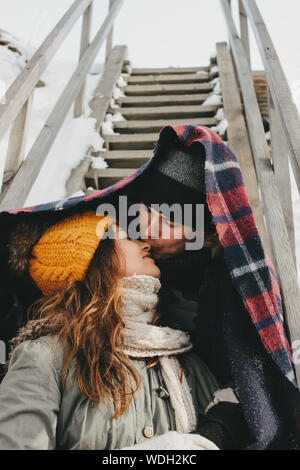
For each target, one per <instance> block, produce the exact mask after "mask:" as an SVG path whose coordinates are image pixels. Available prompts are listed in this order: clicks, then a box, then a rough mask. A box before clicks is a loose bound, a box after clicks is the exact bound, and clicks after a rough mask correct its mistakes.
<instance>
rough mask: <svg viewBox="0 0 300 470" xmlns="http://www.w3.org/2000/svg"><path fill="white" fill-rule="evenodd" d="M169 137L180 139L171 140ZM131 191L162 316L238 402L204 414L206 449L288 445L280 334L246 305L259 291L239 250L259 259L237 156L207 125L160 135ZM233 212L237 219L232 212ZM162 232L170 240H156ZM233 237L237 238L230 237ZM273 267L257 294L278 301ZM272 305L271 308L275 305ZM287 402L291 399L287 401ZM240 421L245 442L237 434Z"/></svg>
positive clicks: (294, 393)
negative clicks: (196, 239) (200, 239)
mask: <svg viewBox="0 0 300 470" xmlns="http://www.w3.org/2000/svg"><path fill="white" fill-rule="evenodd" d="M174 130H175V133H176V134H177V137H178V138H176V136H175V138H174V134H175V133H174ZM205 172H206V175H205ZM208 178H209V179H208ZM135 191H137V194H138V197H139V200H140V201H142V202H141V205H140V231H141V237H142V238H143V239H145V240H147V241H148V242H149V243H150V245H151V249H152V254H153V256H154V257H155V259H156V262H157V264H158V266H159V267H160V269H161V272H162V284H163V286H164V290H165V295H164V300H165V302H164V308H167V310H168V315H169V319H170V321H171V322H172V321H173V323H174V326H176V325H178V326H180V327H181V328H182V329H185V330H186V331H189V332H190V333H191V335H192V339H193V342H194V345H195V348H196V349H197V351H198V352H199V354H200V355H201V356H202V358H203V359H204V360H205V362H206V363H207V365H208V366H209V367H210V369H211V370H212V372H213V373H214V374H215V376H216V377H217V379H218V380H219V383H220V385H221V387H223V388H226V387H232V388H234V390H235V392H236V394H237V396H238V398H239V401H240V404H234V403H228V402H227V401H226V399H225V400H224V401H223V402H221V403H219V405H217V406H215V407H213V408H212V410H211V411H213V412H214V413H213V414H212V415H211V416H210V415H209V412H208V416H207V422H206V430H205V431H204V432H206V431H207V423H208V428H210V425H211V429H209V430H208V431H207V432H208V434H207V437H208V438H210V439H211V440H213V441H214V438H212V435H213V434H214V433H216V434H217V437H216V440H215V441H214V442H216V443H217V442H218V439H220V441H221V445H219V447H221V448H222V445H224V447H223V448H226V445H229V446H233V448H238V447H239V446H240V448H249V449H251V448H252V449H272V448H273V449H278V448H280V449H282V448H294V446H295V445H297V444H295V442H297V441H295V439H297V438H296V437H295V436H296V435H297V433H298V428H297V423H296V420H297V418H296V415H297V407H298V404H299V389H298V388H297V387H294V386H293V385H292V384H291V383H288V381H287V380H286V377H285V376H284V375H283V374H282V370H284V373H285V374H286V376H287V375H288V374H287V372H285V371H287V370H288V369H289V368H290V364H288V362H287V359H286V358H287V354H286V345H285V343H281V341H283V339H280V338H283V336H281V337H279V336H278V332H277V331H276V330H275V329H276V328H277V326H275V323H274V322H275V321H276V320H275V318H274V317H273V316H272V315H273V314H272V310H269V308H268V307H266V305H264V304H261V307H260V306H259V305H260V304H259V303H256V304H254V303H251V302H252V299H257V302H261V298H263V291H260V287H259V286H258V284H257V281H256V278H257V276H256V275H254V274H253V275H252V274H251V269H250V266H249V259H248V258H250V257H249V256H248V257H247V258H246V259H244V258H243V257H244V253H247V252H248V255H249V254H250V255H252V256H254V258H253V259H254V260H257V262H258V261H259V260H264V262H265V255H264V252H263V249H262V245H261V242H260V240H259V235H257V229H256V225H255V221H254V218H253V214H252V210H251V207H250V205H249V201H248V199H247V196H246V193H245V190H244V185H243V181H242V177H241V172H240V169H239V166H238V162H237V160H236V157H235V156H234V155H233V154H232V152H231V151H230V149H228V148H227V147H226V146H225V145H224V143H223V142H222V141H221V139H220V138H219V137H218V136H216V135H215V134H214V133H212V132H211V131H210V130H209V129H207V128H202V127H200V126H199V127H197V126H175V127H173V128H171V127H169V128H165V129H164V130H163V131H162V132H161V134H160V138H159V140H158V142H157V143H156V148H155V151H154V157H153V158H152V161H151V162H150V165H148V167H147V171H144V173H143V174H141V176H140V177H139V178H137V179H136V184H135ZM208 203H209V204H210V207H208ZM174 204H177V205H178V204H179V206H180V207H181V208H182V213H184V210H185V207H187V206H191V207H192V211H190V217H189V218H188V219H189V223H188V224H186V223H185V221H184V219H183V218H182V217H180V215H181V214H180V211H177V212H176V211H175V214H174V213H173V214H172V213H171V211H170V207H171V206H172V205H174ZM153 205H154V206H153ZM199 205H203V209H204V210H203V213H202V214H203V216H204V220H203V218H202V232H203V233H202V235H204V243H203V244H202V245H201V246H200V247H199V245H197V246H196V245H195V247H194V248H193V246H192V244H191V243H190V241H191V235H193V234H194V235H195V236H196V234H197V229H199V225H198V219H199V217H198V215H199V211H198V210H197V208H198V206H199ZM239 207H242V210H243V212H241V211H239V210H237V209H236V208H239ZM178 214H179V216H178ZM216 224H217V225H219V230H218V233H217V231H216ZM166 228H167V229H168V230H169V236H168V237H166V236H163V232H166ZM163 229H165V230H163ZM168 230H167V232H168ZM220 230H221V232H220ZM235 231H236V233H237V234H238V235H239V239H236V238H235V235H234V233H235ZM200 232H201V225H200ZM220 233H221V234H222V246H221V243H220V241H219V240H221V238H220ZM153 234H154V236H153ZM257 238H258V241H257ZM209 241H210V242H211V241H212V242H211V243H209ZM187 242H189V249H187ZM223 248H224V250H223ZM225 250H226V252H225ZM225 258H226V259H225ZM239 266H241V268H243V269H244V270H245V275H244V274H243V271H241V273H239V268H238V267H239ZM248 268H249V269H250V271H249V269H248ZM256 269H259V263H257V266H256V262H255V270H256ZM272 269H273V268H272ZM272 269H271V271H270V267H269V264H268V263H267V264H266V267H265V268H264V272H261V274H262V275H263V276H264V278H263V283H264V286H263V287H264V289H268V290H270V289H273V290H272V295H274V296H276V295H277V294H276V289H277V288H276V289H275V287H270V276H271V275H272V272H273V271H272ZM248 272H249V275H248V274H247V273H248ZM247 276H248V277H247ZM273 277H274V276H273ZM233 280H234V281H235V282H234V283H233ZM272 283H273V279H272ZM274 285H275V284H272V286H274ZM241 289H243V290H241ZM274 289H275V290H274ZM252 293H253V296H254V297H252V298H251V295H252ZM249 299H250V300H249ZM272 302H273V304H274V305H275V298H274V299H273V300H272ZM276 302H277V306H278V308H279V309H280V308H281V307H280V303H278V302H280V301H277V299H276ZM246 303H247V310H248V311H247V310H246V309H245V306H246ZM249 305H250V307H249V309H250V310H249V309H248V306H249ZM276 308H277V307H276V306H275V307H274V310H276ZM260 312H264V315H265V318H266V319H267V318H268V321H269V323H268V325H269V327H270V328H271V327H272V328H273V324H274V328H275V329H274V330H272V331H274V334H276V335H277V336H276V343H273V344H272V341H273V340H272V334H271V329H270V328H269V330H268V331H266V333H265V332H264V331H265V330H263V333H264V334H266V344H263V342H262V341H261V337H260V335H259V334H258V332H259V331H260V330H259V328H264V329H267V327H268V325H259V324H258V323H256V318H257V315H259V314H260ZM250 314H251V315H250ZM279 326H280V325H279ZM279 330H280V329H279V327H278V331H279ZM270 335H271V336H270ZM277 338H278V339H277ZM273 339H274V336H273ZM275 344H276V346H275ZM266 345H267V348H266ZM270 345H271V347H273V349H271V351H275V352H274V355H273V356H271V354H270V349H269V350H268V347H269V346H270ZM277 351H278V352H277ZM281 358H282V359H281ZM278 365H280V367H282V369H279V368H278ZM287 396H289V399H285V397H287ZM229 401H230V400H229ZM231 401H233V400H231ZM292 403H293V405H292ZM244 416H245V418H246V420H247V424H248V428H249V431H250V436H249V434H247V431H245V423H244V422H243V417H244ZM231 425H232V426H231ZM204 432H202V434H203V435H205V434H204ZM229 435H230V438H229ZM224 436H226V438H225V441H226V440H227V438H228V440H227V442H226V443H225V444H224V442H223V443H222V439H224ZM217 445H218V443H217ZM227 448H232V447H227Z"/></svg>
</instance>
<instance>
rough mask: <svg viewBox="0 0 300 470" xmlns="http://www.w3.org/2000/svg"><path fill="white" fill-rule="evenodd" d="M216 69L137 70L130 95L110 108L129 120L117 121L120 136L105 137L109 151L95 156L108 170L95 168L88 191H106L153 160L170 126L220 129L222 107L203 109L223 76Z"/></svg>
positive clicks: (128, 87)
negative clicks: (90, 188)
mask: <svg viewBox="0 0 300 470" xmlns="http://www.w3.org/2000/svg"><path fill="white" fill-rule="evenodd" d="M213 65H214V64H213V63H212V64H211V66H207V67H182V68H173V67H169V68H149V69H145V68H134V69H132V71H131V74H130V75H129V77H128V79H127V85H126V87H124V88H123V89H122V91H123V94H124V95H125V96H124V97H121V98H119V99H118V100H117V101H116V104H117V107H116V108H110V109H109V110H108V112H109V113H112V114H115V113H120V114H121V115H122V116H123V118H125V120H124V121H123V120H122V121H115V122H114V123H113V128H114V132H115V133H116V134H115V135H110V134H109V135H104V136H103V138H104V139H105V148H106V151H104V152H96V153H93V154H92V156H94V157H103V158H104V159H105V161H106V162H107V164H108V168H106V169H93V168H90V169H89V170H88V171H87V173H86V175H85V183H86V187H87V188H89V187H92V188H94V189H95V190H98V189H102V188H105V187H107V186H109V185H111V184H113V183H115V182H117V181H119V180H120V179H122V178H124V177H125V176H128V175H130V174H131V173H132V172H133V171H134V170H135V169H136V168H139V167H140V166H142V165H143V164H144V163H145V162H146V161H147V160H149V158H150V157H151V156H152V151H153V148H154V145H155V142H156V141H157V139H158V136H159V132H160V131H161V129H162V128H163V127H165V126H168V125H176V124H183V123H184V124H195V125H204V126H208V127H212V126H216V125H217V124H218V122H219V121H218V119H217V118H216V117H215V116H216V113H217V111H218V108H219V107H220V106H221V105H216V106H205V105H203V103H204V102H205V100H206V99H207V98H208V97H209V96H210V95H211V94H212V91H213V88H214V84H213V83H212V80H213V78H216V76H217V74H216V73H215V71H213V73H211V68H212V67H213ZM123 70H124V69H123ZM125 70H126V69H125ZM89 191H90V190H89ZM89 191H88V192H89Z"/></svg>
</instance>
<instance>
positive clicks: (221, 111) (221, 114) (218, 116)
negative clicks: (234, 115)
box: [215, 108, 225, 121]
mask: <svg viewBox="0 0 300 470" xmlns="http://www.w3.org/2000/svg"><path fill="white" fill-rule="evenodd" d="M224 117H225V116H224V108H219V109H218V111H217V113H216V115H215V118H216V119H218V120H219V121H222V119H224Z"/></svg>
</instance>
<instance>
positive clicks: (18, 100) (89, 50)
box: [0, 0, 124, 210]
mask: <svg viewBox="0 0 300 470" xmlns="http://www.w3.org/2000/svg"><path fill="white" fill-rule="evenodd" d="M123 1H124V0H111V1H110V8H109V12H108V15H107V17H106V18H105V20H104V22H103V23H102V25H101V27H100V28H99V30H98V32H97V33H96V35H95V37H94V39H93V40H92V42H90V29H91V20H92V7H93V0H76V1H75V2H74V3H73V4H72V6H71V7H70V8H69V10H68V11H67V12H66V13H65V15H64V16H63V17H62V18H61V20H60V21H59V22H58V23H57V25H56V26H55V28H54V29H53V30H52V31H51V32H50V34H49V35H48V36H47V38H46V39H45V41H44V42H43V44H42V45H41V46H40V48H39V49H38V50H37V51H36V53H35V54H34V55H33V57H32V58H31V60H30V61H29V62H28V64H27V65H26V67H25V68H24V70H23V71H22V72H21V73H20V74H19V75H18V77H17V78H16V80H15V81H14V83H13V84H12V85H11V86H10V88H9V89H8V90H7V92H6V95H5V103H4V104H3V105H1V106H0V139H2V137H3V136H4V134H5V133H6V131H7V130H8V129H9V127H10V126H11V131H10V137H9V143H8V151H7V155H6V161H5V167H4V174H3V185H2V194H1V196H0V208H1V210H9V209H15V208H18V207H22V206H23V205H24V202H25V201H26V198H27V196H28V194H29V192H30V189H31V187H32V185H33V183H34V181H35V179H36V178H37V176H38V174H39V172H40V169H41V167H42V165H43V163H44V161H45V159H46V157H47V155H48V153H49V150H50V148H51V146H52V144H53V142H54V140H55V138H56V136H57V134H58V132H59V130H60V127H61V125H62V124H63V122H64V119H65V117H66V115H67V113H68V111H69V109H70V107H71V106H72V104H73V103H74V117H78V116H80V115H81V114H82V113H84V105H85V84H86V77H87V74H88V71H89V70H90V68H91V65H92V63H93V61H94V59H95V58H96V56H97V54H98V52H99V50H100V47H101V46H102V44H103V42H104V41H105V40H106V39H107V48H106V55H107V56H106V60H107V58H108V55H109V54H110V52H111V49H112V28H113V23H114V20H115V18H116V16H117V14H118V12H119V10H120V7H121V5H122V3H123ZM80 16H82V17H83V19H82V30H81V42H80V52H79V63H78V66H77V67H76V69H75V71H74V73H73V75H72V76H71V78H70V80H69V81H68V83H67V85H66V87H65V88H64V90H63V92H62V93H61V95H60V97H59V98H58V100H57V102H56V104H55V106H54V108H53V109H52V112H51V113H50V115H49V117H48V119H47V121H46V123H45V125H44V126H43V128H42V130H41V132H40V133H39V135H38V137H37V138H36V140H35V142H34V143H33V145H32V147H31V149H30V151H29V152H28V155H27V156H26V158H25V145H26V136H27V129H28V122H29V117H30V112H31V107H32V97H33V93H34V88H35V86H36V84H37V82H38V81H39V79H40V77H41V75H42V73H43V72H44V71H45V69H46V67H47V66H48V64H49V63H50V61H51V59H52V58H53V56H54V55H55V53H56V52H57V50H58V49H59V47H60V45H61V44H62V42H63V41H64V39H65V38H66V36H67V35H68V33H69V32H70V31H71V29H72V27H73V26H74V24H75V23H76V21H77V20H78V19H79V18H80Z"/></svg>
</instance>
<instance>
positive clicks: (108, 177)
mask: <svg viewBox="0 0 300 470" xmlns="http://www.w3.org/2000/svg"><path fill="white" fill-rule="evenodd" d="M134 171H135V169H134V168H120V169H119V168H107V169H105V170H97V169H91V170H89V171H88V172H87V174H86V176H85V178H86V185H87V186H89V185H92V186H93V185H95V186H96V189H103V188H107V187H108V186H111V185H112V184H115V183H117V182H118V181H120V180H121V179H123V178H125V177H126V176H129V175H131V174H132V173H133V172H134Z"/></svg>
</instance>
